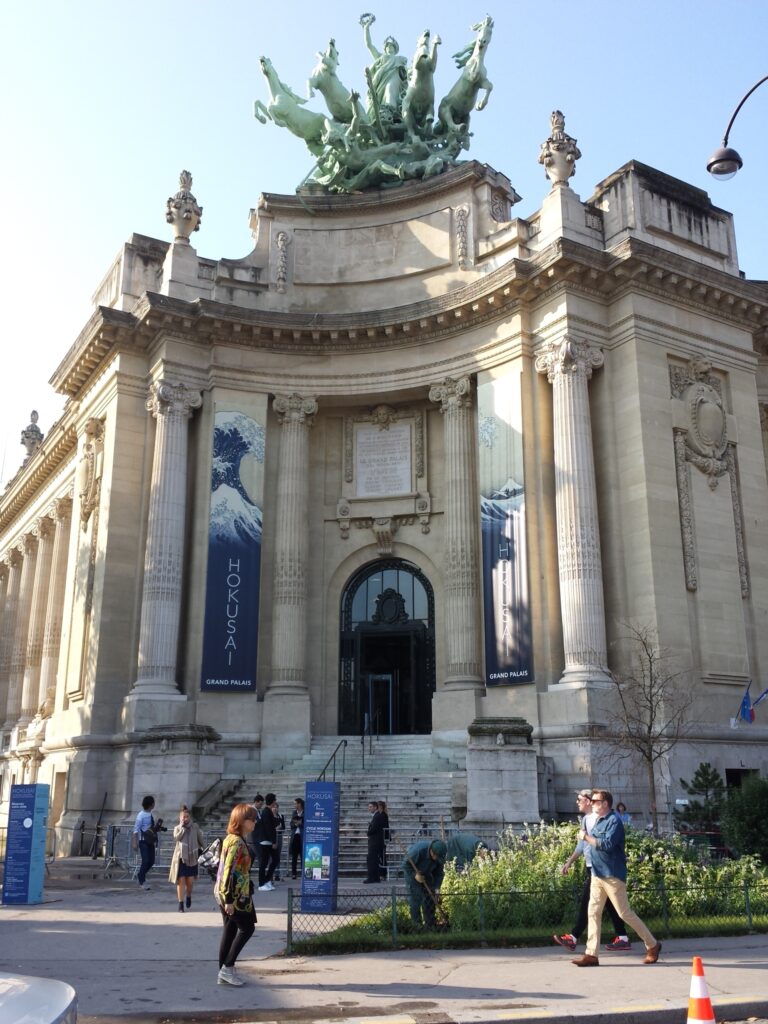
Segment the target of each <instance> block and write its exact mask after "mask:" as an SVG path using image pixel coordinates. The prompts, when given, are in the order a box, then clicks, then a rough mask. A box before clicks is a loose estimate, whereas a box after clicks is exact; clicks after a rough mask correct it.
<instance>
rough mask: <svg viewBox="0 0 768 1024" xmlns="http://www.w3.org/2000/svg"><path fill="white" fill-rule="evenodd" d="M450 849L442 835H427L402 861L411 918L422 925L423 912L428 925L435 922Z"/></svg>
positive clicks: (433, 924) (430, 926) (428, 926)
mask: <svg viewBox="0 0 768 1024" xmlns="http://www.w3.org/2000/svg"><path fill="white" fill-rule="evenodd" d="M447 853H448V849H447V847H446V845H445V843H444V842H443V840H442V839H423V840H422V841H421V842H419V843H414V844H413V846H411V847H410V848H409V849H408V852H407V854H406V855H405V859H404V860H403V863H402V865H401V866H402V869H403V874H404V875H405V884H406V885H407V886H408V906H409V907H410V909H411V920H412V921H413V922H414V924H418V925H420V924H421V922H422V915H423V918H424V924H425V925H426V927H427V928H434V926H435V909H436V906H435V900H436V898H437V891H438V889H439V888H440V886H441V884H442V881H443V874H444V871H443V865H444V864H445V858H446V855H447Z"/></svg>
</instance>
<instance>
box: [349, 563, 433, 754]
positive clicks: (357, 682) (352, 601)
mask: <svg viewBox="0 0 768 1024" xmlns="http://www.w3.org/2000/svg"><path fill="white" fill-rule="evenodd" d="M434 690H435V598H434V593H433V590H432V587H431V585H430V583H429V580H428V579H427V578H426V576H425V575H424V574H423V573H422V571H421V570H420V569H419V567H418V566H416V565H413V564H412V563H411V562H406V561H404V560H403V559H402V558H389V559H382V560H379V561H376V562H373V563H370V564H369V565H366V566H363V568H362V569H359V570H358V571H357V572H356V573H355V575H354V576H353V577H352V579H351V580H350V581H349V583H348V584H347V586H346V588H345V590H344V593H343V594H342V597H341V643H340V665H339V733H340V734H341V735H344V734H346V735H350V734H356V733H360V732H361V731H362V729H363V728H364V726H365V722H366V715H368V716H370V720H371V722H372V723H374V724H373V728H374V730H375V731H376V730H378V732H379V733H382V734H388V733H429V732H431V731H432V694H433V693H434Z"/></svg>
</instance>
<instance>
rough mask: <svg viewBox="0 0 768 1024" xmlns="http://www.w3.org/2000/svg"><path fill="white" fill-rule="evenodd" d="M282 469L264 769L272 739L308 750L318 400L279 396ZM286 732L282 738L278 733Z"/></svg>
mask: <svg viewBox="0 0 768 1024" xmlns="http://www.w3.org/2000/svg"><path fill="white" fill-rule="evenodd" d="M273 408H274V410H275V412H276V413H277V418H278V422H279V424H280V465H279V471H278V479H277V494H276V507H275V569H274V572H275V577H274V584H273V619H272V673H271V679H270V683H269V686H268V688H267V691H266V693H265V695H264V723H263V727H262V765H267V764H270V763H271V759H272V756H273V752H272V751H271V750H270V746H271V743H270V739H271V737H278V736H279V737H280V744H281V746H282V747H283V755H284V747H285V743H286V742H287V743H288V745H289V746H290V747H292V748H293V749H294V750H295V751H298V750H303V749H308V747H309V739H310V704H309V690H308V687H307V678H306V656H307V655H306V647H307V552H308V549H309V492H308V489H307V477H308V470H309V430H310V428H311V426H312V424H313V422H314V417H315V414H316V413H317V401H316V400H315V399H314V398H312V397H305V396H303V395H298V394H292V395H278V396H277V397H276V398H275V400H274V403H273ZM278 730H281V731H282V735H280V732H279V731H278Z"/></svg>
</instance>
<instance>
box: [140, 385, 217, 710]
mask: <svg viewBox="0 0 768 1024" xmlns="http://www.w3.org/2000/svg"><path fill="white" fill-rule="evenodd" d="M201 404H202V398H201V396H200V392H199V391H190V390H189V389H188V388H187V387H186V385H184V384H172V383H170V382H168V381H159V382H157V383H155V384H153V385H152V386H151V388H150V398H149V400H148V401H147V409H148V411H149V412H151V413H152V415H153V416H154V417H155V419H156V420H157V430H156V433H155V449H154V455H153V460H152V483H151V489H150V497H149V519H148V523H147V549H146V554H145V559H144V588H143V591H142V601H141V625H140V628H139V658H138V675H137V679H136V682H135V684H134V687H133V690H132V691H131V693H132V696H136V697H139V696H147V697H162V696H167V695H173V694H178V687H177V685H176V655H177V649H178V641H179V619H180V615H181V585H182V571H183V556H184V524H185V516H186V507H185V506H186V492H187V445H188V426H189V419H190V417H191V415H192V413H193V411H194V410H195V409H199V408H200V405H201Z"/></svg>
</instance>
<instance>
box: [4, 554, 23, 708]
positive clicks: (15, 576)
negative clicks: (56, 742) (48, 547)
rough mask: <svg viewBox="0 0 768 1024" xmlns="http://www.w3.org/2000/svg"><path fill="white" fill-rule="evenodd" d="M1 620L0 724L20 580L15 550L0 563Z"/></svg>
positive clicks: (19, 569) (6, 695) (5, 704)
mask: <svg viewBox="0 0 768 1024" xmlns="http://www.w3.org/2000/svg"><path fill="white" fill-rule="evenodd" d="M2 572H3V578H4V580H5V583H4V584H3V591H4V600H3V618H2V620H1V621H0V723H3V722H5V720H6V718H7V714H6V706H7V703H8V677H9V675H10V671H11V648H12V647H13V631H14V628H15V626H16V606H17V604H18V601H19V580H20V578H21V557H20V555H19V553H18V552H17V551H15V550H11V551H9V552H8V553H7V554H6V556H5V557H4V558H3V561H2Z"/></svg>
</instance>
